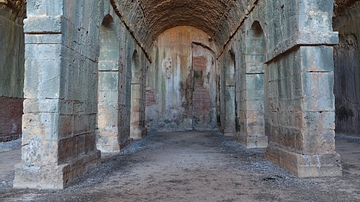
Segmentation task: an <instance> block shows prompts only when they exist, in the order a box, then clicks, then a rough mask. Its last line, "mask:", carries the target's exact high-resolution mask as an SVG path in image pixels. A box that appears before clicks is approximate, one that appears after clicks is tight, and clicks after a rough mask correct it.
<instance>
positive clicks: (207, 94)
mask: <svg viewBox="0 0 360 202" xmlns="http://www.w3.org/2000/svg"><path fill="white" fill-rule="evenodd" d="M191 54H192V55H191V59H192V72H191V74H190V75H191V78H189V80H191V81H192V86H193V88H192V92H191V94H190V95H189V97H192V101H191V105H192V109H191V111H192V117H191V118H192V129H193V130H198V131H201V130H214V129H216V127H217V122H216V82H215V80H216V63H215V53H214V52H213V50H211V49H210V48H209V47H208V46H206V45H205V44H202V43H196V42H193V43H192V52H191Z"/></svg>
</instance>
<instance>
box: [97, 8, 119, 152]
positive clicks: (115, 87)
mask: <svg viewBox="0 0 360 202" xmlns="http://www.w3.org/2000/svg"><path fill="white" fill-rule="evenodd" d="M119 54H120V44H119V41H118V39H117V35H116V30H115V25H114V21H113V19H112V17H111V16H110V15H107V16H106V17H105V18H104V20H103V23H102V26H101V29H100V55H99V72H98V74H99V75H98V82H99V83H98V91H99V92H98V115H97V122H98V131H97V142H96V145H97V148H98V149H100V150H101V152H120V143H119V138H118V136H119V135H120V134H119V131H118V126H119V121H118V120H119V115H118V113H119V106H118V105H119V58H120V55H119Z"/></svg>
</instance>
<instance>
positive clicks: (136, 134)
mask: <svg viewBox="0 0 360 202" xmlns="http://www.w3.org/2000/svg"><path fill="white" fill-rule="evenodd" d="M146 134H147V129H146V128H142V129H140V128H135V129H133V130H131V132H130V138H131V139H133V140H139V139H142V138H143V137H145V136H146Z"/></svg>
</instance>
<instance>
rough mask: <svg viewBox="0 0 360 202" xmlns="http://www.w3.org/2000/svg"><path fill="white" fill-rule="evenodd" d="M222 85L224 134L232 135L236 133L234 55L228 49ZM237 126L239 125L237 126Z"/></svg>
mask: <svg viewBox="0 0 360 202" xmlns="http://www.w3.org/2000/svg"><path fill="white" fill-rule="evenodd" d="M223 75H224V79H223V86H224V90H223V92H224V95H223V96H224V97H223V99H224V103H225V107H224V108H225V110H224V112H225V114H224V117H225V123H224V124H223V128H224V135H226V136H234V135H235V133H236V128H237V127H236V117H237V112H236V106H235V103H236V100H235V92H236V89H235V88H236V86H235V55H234V53H233V52H232V51H231V50H230V51H229V52H228V58H227V61H226V64H225V66H224V68H223ZM238 128H239V127H238Z"/></svg>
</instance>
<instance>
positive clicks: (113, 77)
mask: <svg viewBox="0 0 360 202" xmlns="http://www.w3.org/2000/svg"><path fill="white" fill-rule="evenodd" d="M118 88H119V80H118V73H117V72H99V87H98V89H99V90H100V91H110V92H113V91H116V92H117V90H118Z"/></svg>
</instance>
